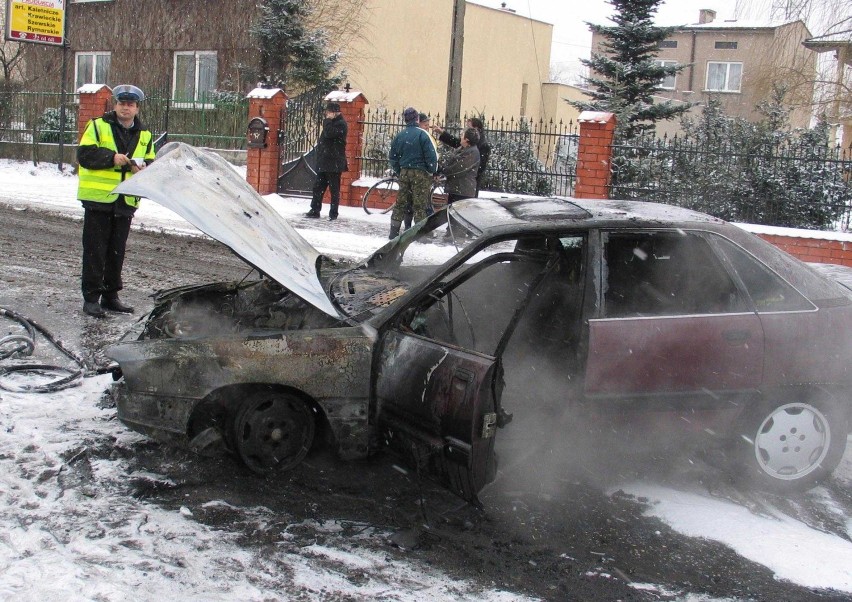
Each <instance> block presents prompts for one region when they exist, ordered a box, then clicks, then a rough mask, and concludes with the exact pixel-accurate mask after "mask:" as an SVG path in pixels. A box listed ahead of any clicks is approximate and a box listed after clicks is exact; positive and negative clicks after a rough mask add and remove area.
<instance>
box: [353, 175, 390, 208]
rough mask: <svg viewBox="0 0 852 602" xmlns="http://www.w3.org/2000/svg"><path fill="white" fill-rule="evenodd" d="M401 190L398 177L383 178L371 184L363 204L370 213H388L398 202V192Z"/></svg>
mask: <svg viewBox="0 0 852 602" xmlns="http://www.w3.org/2000/svg"><path fill="white" fill-rule="evenodd" d="M398 190H399V186H398V185H397V181H396V178H393V177H391V178H383V179H381V180H379V181H378V182H376V183H375V184H373V185H372V186H370V187H369V188H368V189H367V192H365V193H364V199H363V201H362V202H361V206H362V207H363V208H364V211H365V212H366V213H367V214H368V215H369V214H372V213H381V214H385V213H388V212H389V211H390V210H391V209H393V206H394V203H396V193H397V191H398Z"/></svg>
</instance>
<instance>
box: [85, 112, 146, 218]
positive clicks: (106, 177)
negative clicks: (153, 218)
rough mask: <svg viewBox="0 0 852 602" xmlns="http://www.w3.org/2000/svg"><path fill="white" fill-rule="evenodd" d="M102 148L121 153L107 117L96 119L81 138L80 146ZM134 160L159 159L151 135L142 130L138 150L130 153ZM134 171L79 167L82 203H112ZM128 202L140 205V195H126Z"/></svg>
mask: <svg viewBox="0 0 852 602" xmlns="http://www.w3.org/2000/svg"><path fill="white" fill-rule="evenodd" d="M92 145H93V146H100V147H101V148H108V149H110V150H112V151H114V152H118V149H117V148H116V146H115V138H113V135H112V127H111V126H110V124H109V123H107V122H106V121H104V119H103V117H98V118H97V119H92V120H91V121H90V122H89V124H88V125H87V126H86V130H85V131H84V132H83V136H82V137H81V138H80V146H92ZM130 157H132V158H137V157H138V158H140V159H150V160H153V159H154V157H155V154H154V149H153V145H152V144H151V132H149V131H148V130H142V131H140V132H139V141H138V142H137V143H136V148H134V149H133V152H132V153H131V154H130ZM129 173H130V172H127V171H123V170H122V169H121V168H120V167H113V168H107V169H86V168H85V167H83V166H82V165H80V167H79V173H78V175H79V178H80V184H79V187H78V189H77V198H78V199H80V200H81V201H95V202H98V203H112V202H114V201H115V200H116V199H117V198H118V195H117V194H113V192H112V190H113V188H115V187H116V186H118V185H119V184H120V183H121V182H122V181H123V180H124V179H125V178H126V177H127V175H129ZM124 201H125V202H126V203H127V204H128V205H130V206H131V207H138V206H139V197H138V196H129V195H125V196H124Z"/></svg>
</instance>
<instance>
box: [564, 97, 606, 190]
mask: <svg viewBox="0 0 852 602" xmlns="http://www.w3.org/2000/svg"><path fill="white" fill-rule="evenodd" d="M577 122H578V123H579V124H580V148H579V150H578V153H577V183H576V185H575V186H574V196H575V197H577V198H578V199H606V198H609V184H610V165H611V163H612V139H613V136H614V134H615V115H613V114H612V113H602V112H597V111H583V112H582V113H580V116H579V117H578V118H577Z"/></svg>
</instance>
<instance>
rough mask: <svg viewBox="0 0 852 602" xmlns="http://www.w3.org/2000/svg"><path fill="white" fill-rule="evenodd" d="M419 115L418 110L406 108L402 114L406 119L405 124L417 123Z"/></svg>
mask: <svg viewBox="0 0 852 602" xmlns="http://www.w3.org/2000/svg"><path fill="white" fill-rule="evenodd" d="M418 117H419V114H418V113H417V109H415V108H414V107H406V108H405V110H404V111H403V112H402V118H403V119H405V123H412V122H414V121H417V118H418Z"/></svg>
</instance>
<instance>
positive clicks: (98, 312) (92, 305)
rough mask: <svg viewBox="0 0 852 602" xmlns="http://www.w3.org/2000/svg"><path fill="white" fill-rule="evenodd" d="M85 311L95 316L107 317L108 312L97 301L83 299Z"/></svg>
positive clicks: (88, 314)
mask: <svg viewBox="0 0 852 602" xmlns="http://www.w3.org/2000/svg"><path fill="white" fill-rule="evenodd" d="M83 313H84V314H86V315H87V316H92V317H93V318H105V317H106V312H105V311H104V310H103V309H102V308H101V306H100V305H98V303H97V301H83Z"/></svg>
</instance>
